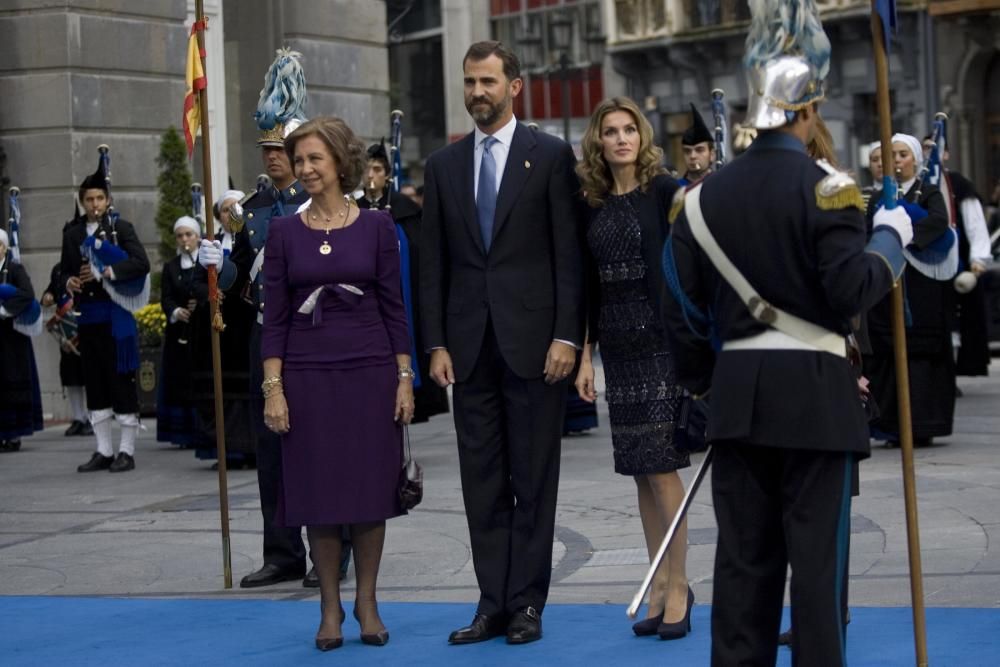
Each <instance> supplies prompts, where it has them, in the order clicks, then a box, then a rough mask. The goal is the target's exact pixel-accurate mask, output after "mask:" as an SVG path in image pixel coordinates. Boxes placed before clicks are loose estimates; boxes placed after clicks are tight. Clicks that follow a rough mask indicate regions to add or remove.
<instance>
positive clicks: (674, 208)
mask: <svg viewBox="0 0 1000 667" xmlns="http://www.w3.org/2000/svg"><path fill="white" fill-rule="evenodd" d="M685 193H686V189H685V188H677V192H675V193H674V201H673V203H671V204H670V213H669V214H668V215H667V222H669V223H670V224H671V225H672V224H674V220H676V219H677V216H678V215H680V214H681V211H683V210H684V194H685Z"/></svg>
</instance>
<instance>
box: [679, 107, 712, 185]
mask: <svg viewBox="0 0 1000 667" xmlns="http://www.w3.org/2000/svg"><path fill="white" fill-rule="evenodd" d="M698 144H707V145H708V150H709V155H711V152H712V151H713V150H715V137H713V136H712V131H711V130H709V129H708V125H706V124H705V119H704V118H702V117H701V114H700V113H699V112H698V109H697V108H696V107H695V106H694V105H693V104H692V105H691V127H689V128H688V129H686V130H684V134H683V135H681V146H697V145H698ZM710 173H712V163H711V159H710V158H709V163H708V164H706V165H704V166H703V167H702V171H701V172H699V173H698V174H692V173H691V172H690V171H687V172H685V173H684V177H683V178H679V179H677V183H678V184H680V186H681V187H686V186H688V185H691V184H692V183H694V182H695V181H698V180H699V179H701V178H704V177H705V176H706V175H707V174H710Z"/></svg>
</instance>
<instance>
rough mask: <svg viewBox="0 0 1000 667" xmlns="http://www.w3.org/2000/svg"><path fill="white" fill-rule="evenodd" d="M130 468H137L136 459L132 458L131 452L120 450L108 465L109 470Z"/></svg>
mask: <svg viewBox="0 0 1000 667" xmlns="http://www.w3.org/2000/svg"><path fill="white" fill-rule="evenodd" d="M128 470H135V459H134V458H132V455H131V454H126V453H125V452H118V456H116V457H115V460H114V462H113V463H112V464H111V465H110V466H109V467H108V472H126V471H128Z"/></svg>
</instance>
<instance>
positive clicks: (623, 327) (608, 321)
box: [587, 189, 690, 475]
mask: <svg viewBox="0 0 1000 667" xmlns="http://www.w3.org/2000/svg"><path fill="white" fill-rule="evenodd" d="M644 196H650V195H647V194H643V193H642V192H641V191H640V190H638V189H636V190H633V191H632V192H630V193H628V194H625V195H620V196H616V195H608V196H607V198H606V199H605V202H604V205H603V206H602V207H601V210H600V211H599V212H598V213H597V214H596V215H595V216H594V218H593V219H592V221H591V223H590V225H589V227H588V229H587V243H588V245H589V247H590V252H591V255H592V256H593V259H594V261H595V263H596V265H597V271H598V274H599V277H600V319H599V321H598V328H599V334H600V335H599V339H598V340H599V342H598V346H599V350H600V353H601V360H602V361H603V363H604V375H605V381H606V385H607V392H606V393H607V401H608V411H609V417H610V421H611V442H612V445H613V447H614V459H615V472H617V473H620V474H622V475H643V474H648V473H665V472H671V471H674V470H677V469H678V468H684V467H687V466H689V465H690V460H689V457H688V454H687V453H685V452H679V451H677V450H676V449H675V448H674V446H673V433H674V421H675V419H676V415H677V408H678V403H679V399H680V395H681V389H680V387H678V386H677V385H676V384H675V379H674V364H673V359H672V355H671V351H670V346H669V343H668V341H667V337H666V332H665V331H664V329H663V326H662V324H661V323H660V322H659V320H658V318H657V317H656V316H655V315H654V312H655V311H654V308H653V306H652V305H651V303H650V299H649V289H650V288H649V285H648V281H647V279H646V272H647V271H648V270H649V267H648V266H647V264H646V261H645V260H644V259H643V252H642V250H643V249H642V233H641V228H640V225H639V202H640V198H641V197H644Z"/></svg>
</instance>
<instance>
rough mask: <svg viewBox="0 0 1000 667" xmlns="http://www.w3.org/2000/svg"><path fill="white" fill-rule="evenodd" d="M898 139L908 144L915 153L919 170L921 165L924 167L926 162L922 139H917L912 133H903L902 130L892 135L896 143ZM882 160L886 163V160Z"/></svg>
mask: <svg viewBox="0 0 1000 667" xmlns="http://www.w3.org/2000/svg"><path fill="white" fill-rule="evenodd" d="M897 141H898V142H900V143H904V144H906V147H907V148H909V149H910V152H911V153H913V159H914V161H915V164H916V169H917V171H918V172H919V171H920V167H922V166H923V164H924V146H923V144H921V143H920V140H919V139H917V138H916V137H915V136H913V135H912V134H903V133H901V132H897V133H896V134H894V135H892V143H896V142H897ZM882 162H883V163H885V160H883V161H882Z"/></svg>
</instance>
